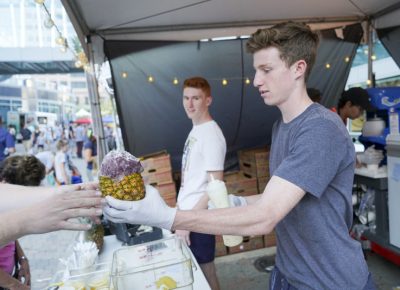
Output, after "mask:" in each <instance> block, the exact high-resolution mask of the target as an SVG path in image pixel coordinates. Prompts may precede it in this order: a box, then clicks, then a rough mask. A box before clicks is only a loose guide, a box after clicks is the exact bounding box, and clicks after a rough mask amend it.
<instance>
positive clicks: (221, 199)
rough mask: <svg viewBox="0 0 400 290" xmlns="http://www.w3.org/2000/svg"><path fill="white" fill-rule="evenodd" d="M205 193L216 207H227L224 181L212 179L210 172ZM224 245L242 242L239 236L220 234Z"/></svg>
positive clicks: (235, 244) (232, 245) (226, 192)
mask: <svg viewBox="0 0 400 290" xmlns="http://www.w3.org/2000/svg"><path fill="white" fill-rule="evenodd" d="M207 193H208V197H209V198H210V200H211V201H212V202H213V203H214V205H215V207H216V208H227V207H229V199H228V191H227V189H226V186H225V182H223V181H222V180H218V179H214V177H213V176H212V174H211V181H210V182H209V183H208V186H207ZM222 238H223V240H224V245H225V246H227V247H234V246H237V245H239V244H241V243H242V242H243V237H241V236H231V235H224V236H222Z"/></svg>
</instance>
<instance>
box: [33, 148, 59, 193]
mask: <svg viewBox="0 0 400 290" xmlns="http://www.w3.org/2000/svg"><path fill="white" fill-rule="evenodd" d="M35 157H36V158H37V159H39V160H40V162H42V163H43V164H44V166H45V167H46V177H45V178H44V179H43V180H42V185H49V186H52V185H56V181H55V179H54V153H53V152H52V151H50V150H46V151H40V152H39V153H37V154H36V155H35Z"/></svg>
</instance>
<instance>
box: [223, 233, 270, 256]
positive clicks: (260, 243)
mask: <svg viewBox="0 0 400 290" xmlns="http://www.w3.org/2000/svg"><path fill="white" fill-rule="evenodd" d="M262 248H264V239H263V236H254V237H243V243H242V244H240V245H238V246H235V247H228V253H229V254H236V253H241V252H246V251H252V250H257V249H262Z"/></svg>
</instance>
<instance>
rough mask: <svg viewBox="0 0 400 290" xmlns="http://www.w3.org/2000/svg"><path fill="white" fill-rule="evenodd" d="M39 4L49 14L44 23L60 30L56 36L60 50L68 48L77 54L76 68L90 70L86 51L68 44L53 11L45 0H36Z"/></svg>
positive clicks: (63, 50)
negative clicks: (52, 13)
mask: <svg viewBox="0 0 400 290" xmlns="http://www.w3.org/2000/svg"><path fill="white" fill-rule="evenodd" d="M34 1H35V2H36V3H37V4H39V5H42V7H43V9H44V11H45V12H46V14H47V18H46V20H45V21H44V23H43V25H44V26H45V27H46V28H49V29H51V28H53V27H54V28H55V29H56V30H57V32H58V37H57V38H56V40H55V42H56V43H57V44H58V45H60V46H61V47H60V50H61V51H62V52H66V51H67V50H68V49H69V50H70V51H71V52H72V54H73V55H74V56H75V60H76V61H75V67H76V68H83V69H84V70H85V71H87V72H89V71H90V65H89V60H88V58H87V57H86V55H85V52H84V51H79V52H78V51H74V50H72V49H71V48H70V47H69V45H68V40H67V39H66V38H65V37H64V36H63V35H62V33H61V30H60V29H59V28H58V27H57V25H56V23H55V22H54V20H53V17H52V16H51V13H50V11H49V9H47V7H46V4H45V0H34Z"/></svg>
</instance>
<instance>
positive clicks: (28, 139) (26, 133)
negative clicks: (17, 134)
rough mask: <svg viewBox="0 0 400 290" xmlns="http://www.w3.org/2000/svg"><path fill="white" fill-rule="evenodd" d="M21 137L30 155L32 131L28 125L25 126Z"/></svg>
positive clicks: (26, 151)
mask: <svg viewBox="0 0 400 290" xmlns="http://www.w3.org/2000/svg"><path fill="white" fill-rule="evenodd" d="M21 135H22V144H23V145H24V149H25V153H26V154H29V152H30V150H31V148H32V131H31V130H30V129H29V128H28V125H27V124H25V125H24V127H23V128H22V129H21Z"/></svg>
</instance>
